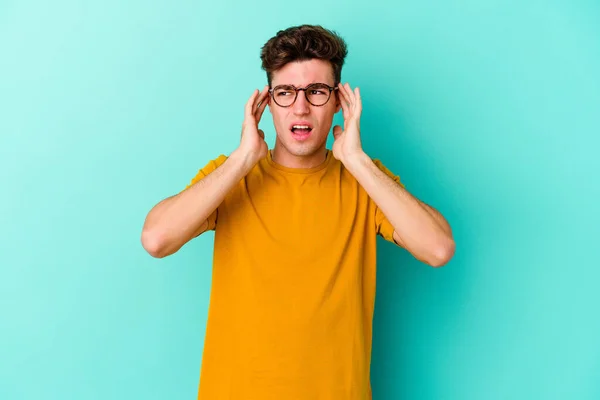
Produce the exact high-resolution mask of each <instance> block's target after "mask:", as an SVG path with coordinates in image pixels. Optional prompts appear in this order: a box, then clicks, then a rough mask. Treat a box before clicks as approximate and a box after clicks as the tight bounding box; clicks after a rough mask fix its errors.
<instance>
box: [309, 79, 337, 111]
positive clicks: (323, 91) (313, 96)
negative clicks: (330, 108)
mask: <svg viewBox="0 0 600 400" xmlns="http://www.w3.org/2000/svg"><path fill="white" fill-rule="evenodd" d="M330 94H331V92H330V91H329V87H328V86H327V85H324V84H322V83H315V84H314V85H310V86H309V87H308V88H307V89H306V96H307V97H308V101H310V102H311V103H312V104H314V105H315V106H322V105H323V104H325V103H327V100H329V95H330Z"/></svg>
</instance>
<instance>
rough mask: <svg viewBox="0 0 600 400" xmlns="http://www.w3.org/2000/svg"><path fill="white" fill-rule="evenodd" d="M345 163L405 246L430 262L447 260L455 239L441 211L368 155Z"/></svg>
mask: <svg viewBox="0 0 600 400" xmlns="http://www.w3.org/2000/svg"><path fill="white" fill-rule="evenodd" d="M345 164H346V167H347V168H348V170H349V171H350V173H351V174H352V175H353V176H354V177H355V178H356V180H357V181H358V182H359V183H360V184H361V186H362V187H363V188H364V189H365V191H366V192H367V193H368V194H369V196H370V197H371V198H372V199H373V201H374V202H375V204H377V206H378V207H379V208H380V210H381V211H382V212H383V214H384V215H385V216H386V217H387V219H388V220H389V221H390V223H391V224H392V226H393V227H394V230H395V234H396V235H397V237H398V239H399V241H400V242H401V244H402V246H403V247H405V248H406V249H407V250H408V251H409V252H411V253H412V254H413V255H414V256H415V257H416V258H418V259H419V260H421V261H424V262H426V263H428V264H430V265H439V264H443V263H444V262H445V261H447V259H448V254H449V252H452V251H453V246H454V242H453V240H452V234H451V231H450V227H449V225H448V223H447V222H446V221H445V219H444V218H443V217H442V216H441V214H439V213H438V212H437V211H436V210H434V209H433V208H431V207H428V206H427V205H425V204H423V203H422V202H420V201H419V200H418V199H416V198H415V197H414V196H412V195H411V194H410V193H409V192H408V191H407V190H406V189H404V188H403V187H402V186H401V185H398V184H397V183H396V182H395V181H394V180H393V179H391V178H390V177H389V176H387V175H386V174H385V173H384V172H383V171H381V170H380V169H379V168H378V167H377V165H375V163H373V161H372V160H371V159H370V158H369V157H368V156H367V155H366V154H364V153H361V154H360V155H358V156H356V157H354V158H353V159H351V160H348V161H346V163H345ZM396 235H395V236H396Z"/></svg>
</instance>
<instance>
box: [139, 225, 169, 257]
mask: <svg viewBox="0 0 600 400" xmlns="http://www.w3.org/2000/svg"><path fill="white" fill-rule="evenodd" d="M141 240H142V247H143V248H144V250H146V251H147V252H148V254H150V255H151V256H152V257H154V258H163V257H165V256H166V255H167V254H166V253H165V244H164V243H165V241H164V240H163V235H161V234H160V233H159V232H156V231H151V230H148V229H144V230H143V231H142V237H141Z"/></svg>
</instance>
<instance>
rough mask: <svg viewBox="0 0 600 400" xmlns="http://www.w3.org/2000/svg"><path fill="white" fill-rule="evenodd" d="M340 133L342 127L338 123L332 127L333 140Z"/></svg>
mask: <svg viewBox="0 0 600 400" xmlns="http://www.w3.org/2000/svg"><path fill="white" fill-rule="evenodd" d="M341 134H342V127H341V126H339V125H336V126H334V127H333V138H334V139H335V140H337V138H339V137H340V135H341Z"/></svg>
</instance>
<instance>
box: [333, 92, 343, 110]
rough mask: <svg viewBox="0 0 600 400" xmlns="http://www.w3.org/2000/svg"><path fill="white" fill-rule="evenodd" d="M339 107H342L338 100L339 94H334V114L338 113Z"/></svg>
mask: <svg viewBox="0 0 600 400" xmlns="http://www.w3.org/2000/svg"><path fill="white" fill-rule="evenodd" d="M341 109H342V103H341V102H340V98H339V96H335V112H334V114H337V113H339V112H340V110H341Z"/></svg>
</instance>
